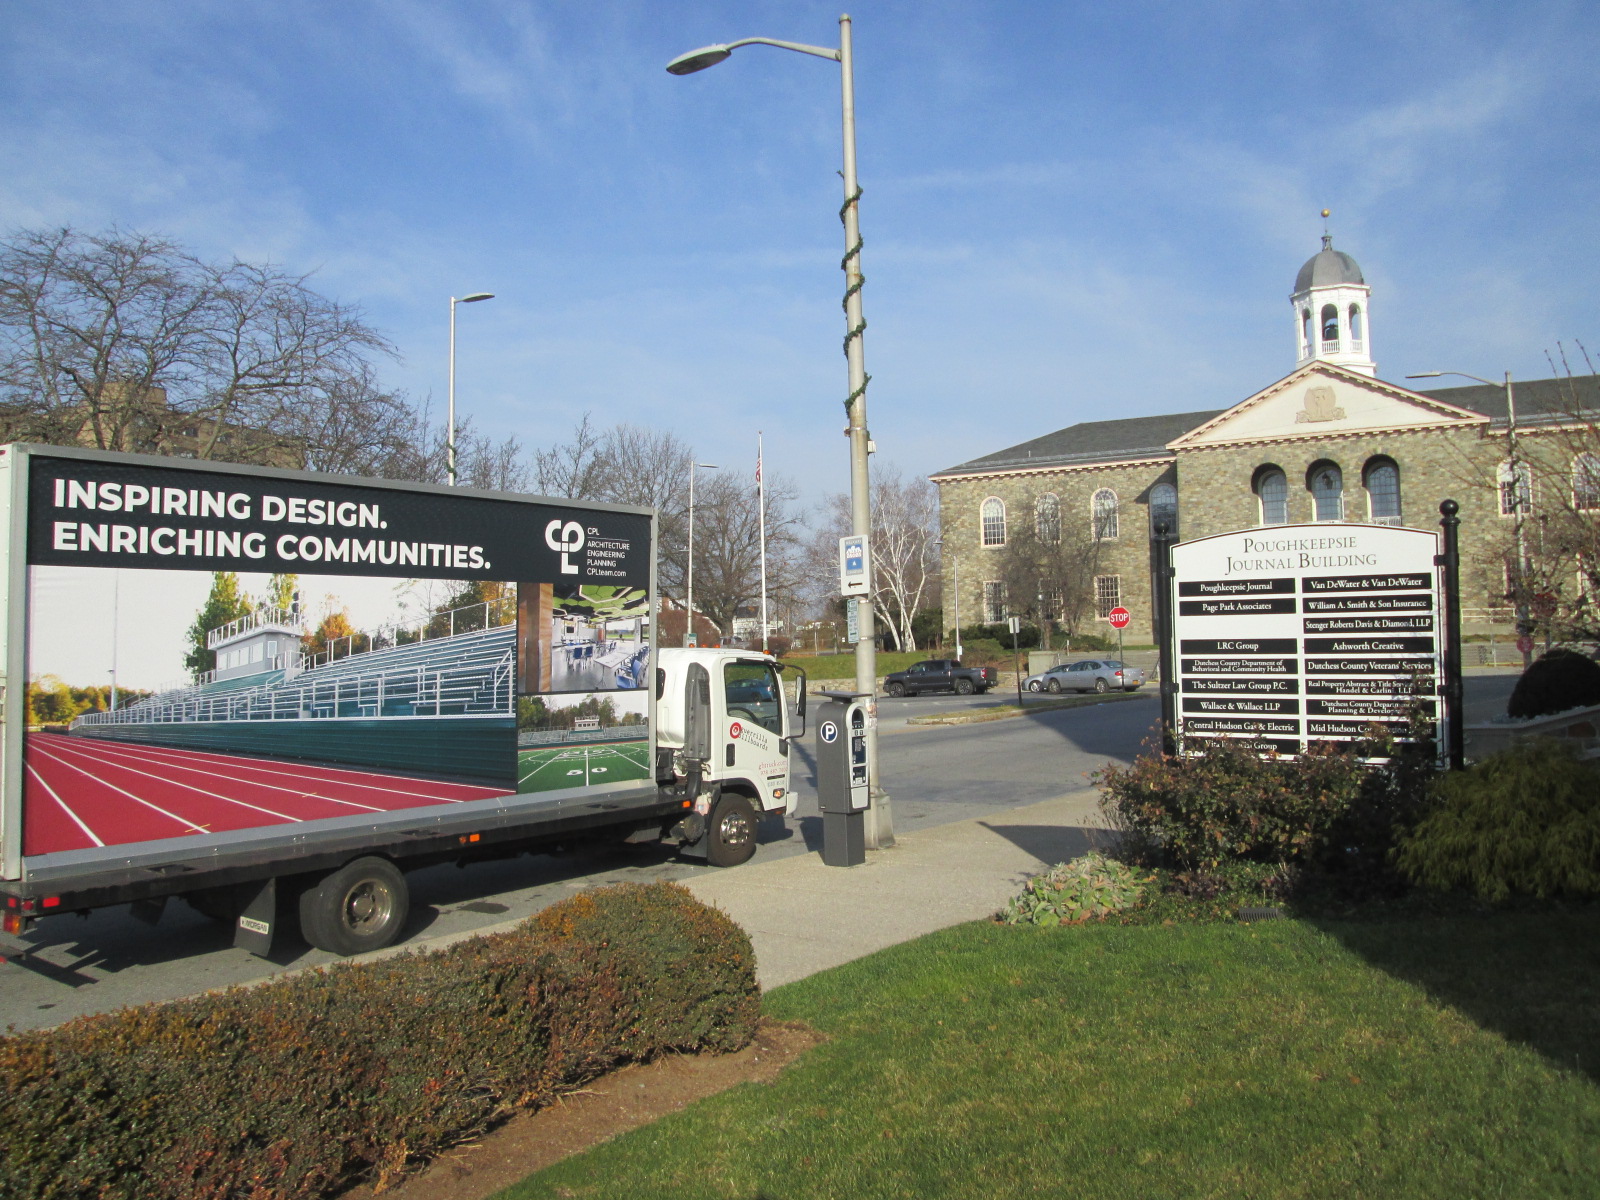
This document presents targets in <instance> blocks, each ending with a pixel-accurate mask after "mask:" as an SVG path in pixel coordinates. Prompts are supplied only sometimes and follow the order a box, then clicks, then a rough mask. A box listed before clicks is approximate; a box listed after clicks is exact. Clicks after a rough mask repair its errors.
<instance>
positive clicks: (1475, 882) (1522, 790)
mask: <svg viewBox="0 0 1600 1200" xmlns="http://www.w3.org/2000/svg"><path fill="white" fill-rule="evenodd" d="M1434 795H1435V799H1436V802H1437V807H1436V808H1435V809H1434V811H1432V812H1431V813H1430V814H1429V815H1428V816H1427V817H1425V818H1424V819H1423V820H1422V821H1421V822H1419V823H1418V825H1417V827H1416V829H1415V830H1414V831H1413V832H1412V833H1411V834H1410V836H1408V837H1406V838H1404V839H1403V840H1402V841H1401V844H1400V848H1399V851H1398V854H1397V860H1398V864H1399V867H1400V869H1401V871H1402V872H1404V873H1405V874H1406V876H1407V877H1409V878H1410V879H1412V880H1414V881H1415V882H1418V883H1422V884H1425V885H1427V886H1428V887H1431V888H1436V889H1439V890H1441V891H1443V890H1450V889H1456V888H1460V889H1464V890H1467V891H1471V892H1473V893H1475V894H1477V895H1478V896H1480V897H1482V898H1483V899H1485V900H1494V901H1499V900H1506V899H1508V898H1510V897H1511V896H1513V895H1527V896H1537V897H1540V898H1547V897H1552V896H1570V897H1577V896H1594V895H1600V769H1597V768H1596V767H1594V766H1592V765H1590V764H1588V763H1585V762H1583V761H1582V760H1580V759H1579V758H1578V756H1577V752H1576V751H1575V750H1574V749H1573V748H1572V747H1571V746H1570V745H1567V744H1566V743H1563V742H1557V741H1554V740H1550V739H1533V740H1530V741H1526V742H1521V743H1518V744H1517V745H1514V746H1512V747H1511V748H1510V749H1508V750H1504V751H1502V752H1500V753H1499V754H1495V755H1492V756H1491V757H1489V758H1486V759H1484V760H1483V761H1482V762H1480V763H1477V764H1475V765H1474V766H1472V767H1470V768H1468V769H1467V770H1465V771H1457V772H1452V773H1451V774H1448V775H1445V776H1442V777H1441V778H1440V779H1439V780H1437V781H1436V783H1435V785H1434Z"/></svg>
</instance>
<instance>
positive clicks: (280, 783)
mask: <svg viewBox="0 0 1600 1200" xmlns="http://www.w3.org/2000/svg"><path fill="white" fill-rule="evenodd" d="M641 753H643V751H642V750H641ZM25 760H26V764H27V775H28V804H27V806H26V809H25V821H24V827H23V853H24V854H40V853H46V852H55V851H63V850H83V849H89V848H91V847H96V846H117V845H124V844H127V843H130V842H143V841H151V840H154V839H157V838H172V837H185V836H196V835H201V834H210V833H222V832H225V831H228V830H233V829H250V828H258V827H261V826H271V825H288V824H295V823H298V822H301V821H316V820H321V819H324V818H327V817H345V816H358V815H360V814H363V813H383V812H394V811H397V810H400V809H408V808H425V807H428V806H430V805H435V804H463V803H466V802H467V801H470V800H484V799H489V798H492V797H495V796H504V795H507V794H509V793H508V791H507V789H505V788H497V787H480V786H475V785H472V784H462V783H442V782H435V781H433V780H428V779H418V778H416V777H415V776H409V775H395V774H386V773H383V772H377V771H363V770H347V769H343V768H339V767H324V766H312V765H309V764H304V763H297V762H291V761H283V760H278V759H262V758H246V757H243V756H240V755H232V754H214V753H202V752H198V751H193V750H179V749H172V748H166V747H157V746H149V745H130V744H125V743H116V742H106V741H100V740H94V739H89V738H82V737H69V736H65V735H62V734H55V733H30V734H29V735H28V738H27V751H26V755H25ZM641 769H642V768H641ZM568 786H570V785H568ZM68 797H70V800H69V799H68Z"/></svg>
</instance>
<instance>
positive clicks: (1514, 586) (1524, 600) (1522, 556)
mask: <svg viewBox="0 0 1600 1200" xmlns="http://www.w3.org/2000/svg"><path fill="white" fill-rule="evenodd" d="M1441 375H1455V376H1457V377H1459V378H1461V379H1473V380H1476V381H1477V382H1479V383H1483V384H1487V385H1488V386H1490V387H1497V388H1503V389H1504V390H1505V393H1506V458H1507V460H1508V461H1507V463H1506V470H1507V475H1508V478H1507V479H1505V480H1499V479H1496V480H1495V485H1496V486H1495V492H1496V496H1495V502H1496V504H1498V505H1499V507H1500V511H1501V512H1502V513H1504V512H1505V509H1506V501H1505V498H1504V497H1505V496H1506V495H1507V494H1509V495H1510V497H1511V538H1512V545H1513V550H1512V553H1513V554H1515V555H1516V562H1515V564H1514V565H1513V567H1512V571H1511V603H1512V605H1513V606H1514V607H1515V610H1516V622H1517V641H1518V643H1519V644H1518V650H1519V651H1520V653H1521V654H1522V669H1523V670H1524V671H1526V670H1527V669H1528V666H1529V665H1530V664H1531V663H1532V662H1533V642H1532V640H1531V639H1532V637H1533V621H1532V619H1531V618H1530V616H1529V612H1528V559H1527V555H1526V553H1525V551H1524V549H1523V538H1522V523H1523V521H1525V520H1526V519H1527V512H1528V508H1529V504H1530V501H1531V500H1532V499H1533V488H1532V484H1531V482H1530V481H1529V480H1528V478H1527V474H1526V472H1527V467H1526V465H1525V464H1524V463H1523V462H1522V460H1521V458H1520V457H1519V456H1518V453H1517V393H1516V391H1515V390H1514V389H1513V388H1512V386H1511V372H1510V371H1507V372H1506V378H1505V382H1504V383H1496V382H1495V381H1494V380H1492V379H1485V378H1484V377H1483V376H1481V375H1469V374H1468V373H1467V372H1465V371H1418V372H1417V373H1416V374H1415V375H1407V376H1406V378H1407V379H1437V378H1439V377H1440V376H1441ZM1525 638H1526V639H1529V640H1527V641H1524V640H1523V639H1525ZM1523 647H1526V649H1524V648H1523Z"/></svg>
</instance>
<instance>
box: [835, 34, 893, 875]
mask: <svg viewBox="0 0 1600 1200" xmlns="http://www.w3.org/2000/svg"><path fill="white" fill-rule="evenodd" d="M839 66H840V71H839V82H840V91H841V103H842V108H843V113H842V118H843V131H844V172H843V174H844V207H843V208H841V209H840V210H839V215H840V217H841V218H842V219H843V221H844V258H843V259H841V260H840V263H839V265H840V266H841V267H842V268H844V275H845V290H844V325H845V335H844V353H845V361H846V363H847V364H848V371H849V376H848V377H849V381H850V395H849V397H848V399H846V401H845V410H846V412H847V413H848V415H849V420H850V425H849V428H850V532H851V533H854V534H858V535H859V536H861V537H863V538H869V537H870V535H871V532H872V484H871V480H870V478H869V471H868V466H867V455H868V453H869V447H868V444H867V443H868V440H869V439H868V436H867V359H866V348H865V346H864V345H863V342H864V340H865V337H864V335H865V333H866V329H867V322H866V318H865V317H863V316H862V313H861V289H862V287H863V286H864V285H865V283H866V280H865V278H864V277H863V276H862V274H861V223H860V214H859V211H858V206H859V205H860V202H861V188H860V186H859V185H858V184H857V182H856V82H855V55H854V50H853V48H852V42H851V26H850V14H849V13H846V14H844V15H843V16H841V17H840V18H839ZM855 604H856V629H857V630H858V631H859V633H860V640H859V641H857V642H856V691H858V692H865V693H866V694H867V695H868V696H869V697H871V699H869V700H868V701H867V761H868V762H869V763H870V764H871V769H870V774H869V786H870V790H871V795H872V804H871V806H870V807H869V808H868V810H867V829H866V838H867V847H868V848H869V849H881V848H882V847H885V846H892V845H894V818H893V815H892V812H891V809H890V805H889V796H888V794H887V793H885V792H884V790H883V788H882V787H881V785H880V783H879V771H878V642H877V637H876V630H875V629H874V627H873V619H872V597H871V596H870V595H867V596H857V597H856V599H855Z"/></svg>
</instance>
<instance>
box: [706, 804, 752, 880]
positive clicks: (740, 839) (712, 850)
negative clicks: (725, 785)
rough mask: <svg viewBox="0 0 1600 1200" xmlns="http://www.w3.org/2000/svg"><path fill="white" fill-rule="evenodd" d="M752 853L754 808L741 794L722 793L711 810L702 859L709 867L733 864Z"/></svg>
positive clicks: (746, 860)
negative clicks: (709, 825)
mask: <svg viewBox="0 0 1600 1200" xmlns="http://www.w3.org/2000/svg"><path fill="white" fill-rule="evenodd" d="M755 852H756V810H755V805H753V804H751V803H750V801H749V800H747V799H746V798H745V797H743V796H740V795H737V794H735V793H733V792H724V793H723V795H722V798H721V799H720V800H718V801H717V804H716V807H715V808H713V809H712V810H711V828H710V829H709V830H707V837H706V861H707V862H708V863H710V864H711V865H712V866H713V867H737V866H738V865H739V864H740V863H742V862H749V861H750V857H751V855H753V854H754V853H755Z"/></svg>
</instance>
